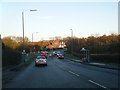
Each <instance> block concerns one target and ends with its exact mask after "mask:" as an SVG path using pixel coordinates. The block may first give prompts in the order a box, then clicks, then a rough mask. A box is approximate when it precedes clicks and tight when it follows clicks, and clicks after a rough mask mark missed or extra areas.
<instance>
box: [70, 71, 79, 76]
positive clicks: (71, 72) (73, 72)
mask: <svg viewBox="0 0 120 90" xmlns="http://www.w3.org/2000/svg"><path fill="white" fill-rule="evenodd" d="M68 72H69V73H72V74H74V75H76V76H78V77H79V76H80V75H78V74H76V73H74V72H72V71H68Z"/></svg>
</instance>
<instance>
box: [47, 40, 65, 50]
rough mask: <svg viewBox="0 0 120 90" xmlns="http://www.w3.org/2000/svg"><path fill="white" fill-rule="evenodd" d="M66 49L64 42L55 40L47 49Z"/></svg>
mask: <svg viewBox="0 0 120 90" xmlns="http://www.w3.org/2000/svg"><path fill="white" fill-rule="evenodd" d="M64 47H66V45H65V42H64V40H54V41H53V42H52V43H51V44H49V45H48V46H46V48H64Z"/></svg>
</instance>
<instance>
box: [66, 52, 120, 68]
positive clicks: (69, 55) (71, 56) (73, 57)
mask: <svg viewBox="0 0 120 90" xmlns="http://www.w3.org/2000/svg"><path fill="white" fill-rule="evenodd" d="M64 55H65V56H67V57H70V58H72V59H77V60H81V59H80V58H78V57H77V56H75V55H73V54H71V53H66V54H64ZM81 61H83V60H81ZM90 63H101V64H109V65H115V66H120V64H119V63H111V62H100V61H99V60H95V61H92V60H91V61H90Z"/></svg>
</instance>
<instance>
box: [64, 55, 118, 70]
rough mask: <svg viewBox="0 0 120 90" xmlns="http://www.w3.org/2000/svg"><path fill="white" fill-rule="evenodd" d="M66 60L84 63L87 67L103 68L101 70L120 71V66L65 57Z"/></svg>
mask: <svg viewBox="0 0 120 90" xmlns="http://www.w3.org/2000/svg"><path fill="white" fill-rule="evenodd" d="M65 58H66V59H69V60H71V61H73V62H77V63H83V64H87V65H91V66H97V67H101V68H107V69H115V70H120V66H114V65H109V64H101V63H91V62H84V61H80V60H76V59H72V58H69V57H65Z"/></svg>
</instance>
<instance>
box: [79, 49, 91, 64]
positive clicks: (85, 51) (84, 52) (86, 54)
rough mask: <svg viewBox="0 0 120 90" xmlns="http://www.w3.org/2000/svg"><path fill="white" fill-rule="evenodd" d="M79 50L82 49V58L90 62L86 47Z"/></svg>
mask: <svg viewBox="0 0 120 90" xmlns="http://www.w3.org/2000/svg"><path fill="white" fill-rule="evenodd" d="M81 51H83V54H84V58H83V59H84V60H87V62H90V52H89V50H88V49H85V48H82V49H81Z"/></svg>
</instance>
